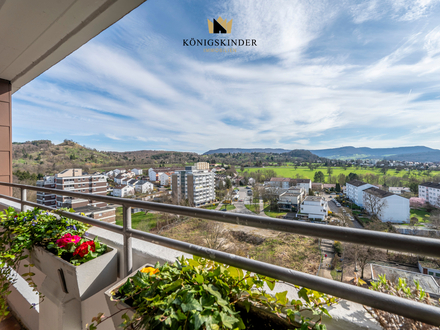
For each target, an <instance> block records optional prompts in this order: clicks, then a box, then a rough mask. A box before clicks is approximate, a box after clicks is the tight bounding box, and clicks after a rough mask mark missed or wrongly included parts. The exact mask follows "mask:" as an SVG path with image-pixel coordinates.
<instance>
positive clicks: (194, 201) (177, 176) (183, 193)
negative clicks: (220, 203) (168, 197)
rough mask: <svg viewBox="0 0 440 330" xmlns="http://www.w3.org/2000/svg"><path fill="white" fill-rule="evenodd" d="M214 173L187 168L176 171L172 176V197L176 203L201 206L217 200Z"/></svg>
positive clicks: (194, 167)
mask: <svg viewBox="0 0 440 330" xmlns="http://www.w3.org/2000/svg"><path fill="white" fill-rule="evenodd" d="M214 176H215V174H214V173H213V172H210V171H209V170H197V164H196V165H195V166H187V167H185V170H184V171H176V172H174V173H173V175H172V176H171V190H172V197H173V201H174V202H175V203H180V202H181V201H182V200H188V202H189V203H190V205H193V206H200V205H203V204H205V203H208V202H212V201H214V200H215V189H214Z"/></svg>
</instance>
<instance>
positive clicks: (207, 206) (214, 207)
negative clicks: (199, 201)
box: [201, 205, 217, 210]
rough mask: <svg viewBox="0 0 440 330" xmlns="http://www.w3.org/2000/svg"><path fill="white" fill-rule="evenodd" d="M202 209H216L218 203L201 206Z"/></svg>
mask: <svg viewBox="0 0 440 330" xmlns="http://www.w3.org/2000/svg"><path fill="white" fill-rule="evenodd" d="M201 208H202V209H207V210H215V209H216V208H217V205H205V206H202V207H201Z"/></svg>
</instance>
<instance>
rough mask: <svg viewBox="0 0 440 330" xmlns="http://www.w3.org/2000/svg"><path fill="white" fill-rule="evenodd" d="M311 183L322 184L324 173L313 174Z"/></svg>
mask: <svg viewBox="0 0 440 330" xmlns="http://www.w3.org/2000/svg"><path fill="white" fill-rule="evenodd" d="M313 182H321V183H324V182H325V176H324V173H322V172H321V171H318V172H315V176H314V178H313Z"/></svg>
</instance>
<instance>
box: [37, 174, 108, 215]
mask: <svg viewBox="0 0 440 330" xmlns="http://www.w3.org/2000/svg"><path fill="white" fill-rule="evenodd" d="M41 181H43V182H41ZM53 184H55V188H56V189H60V190H69V191H72V192H82V193H89V194H97V195H106V194H107V180H106V179H105V177H104V175H102V174H99V175H88V174H83V173H82V169H78V168H75V169H67V170H64V171H62V172H60V173H58V174H55V175H54V176H46V177H45V178H44V180H40V182H39V183H37V185H39V186H42V187H45V186H47V185H53ZM54 196H55V195H54V194H46V193H43V192H38V193H37V203H39V204H42V205H47V204H46V203H47V202H48V201H50V202H51V204H52V205H53V203H52V201H53V199H54ZM87 205H92V206H95V207H104V206H107V204H106V203H102V202H96V201H93V199H92V198H91V199H90V200H88V199H82V198H73V197H67V196H61V195H56V205H55V207H56V208H60V207H67V208H73V209H76V208H78V207H82V206H87Z"/></svg>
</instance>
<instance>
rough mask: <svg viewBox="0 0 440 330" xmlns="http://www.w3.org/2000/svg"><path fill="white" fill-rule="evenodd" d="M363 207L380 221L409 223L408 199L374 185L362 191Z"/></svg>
mask: <svg viewBox="0 0 440 330" xmlns="http://www.w3.org/2000/svg"><path fill="white" fill-rule="evenodd" d="M362 192H363V195H364V196H363V207H364V208H365V209H366V210H367V212H369V213H370V214H375V215H376V216H377V217H378V218H379V220H380V221H382V222H396V223H402V222H407V223H409V219H410V208H409V199H408V198H404V197H402V196H399V195H395V194H393V193H390V192H389V191H385V190H382V189H379V188H376V187H370V188H367V189H364V190H363V191H362Z"/></svg>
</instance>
